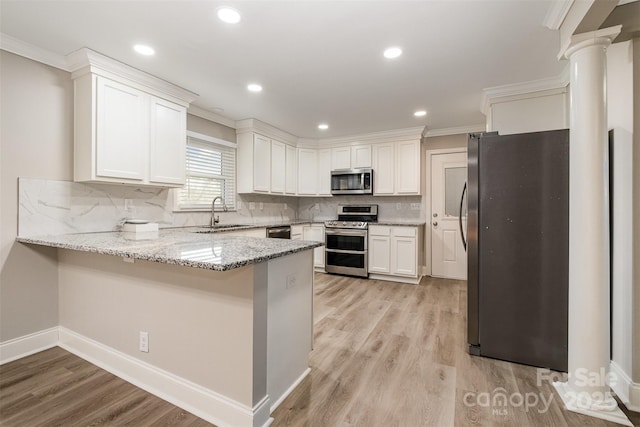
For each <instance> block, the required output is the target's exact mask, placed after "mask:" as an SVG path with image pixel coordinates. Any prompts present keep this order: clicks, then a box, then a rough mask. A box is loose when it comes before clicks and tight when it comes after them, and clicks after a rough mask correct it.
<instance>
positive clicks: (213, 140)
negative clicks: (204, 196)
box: [172, 130, 238, 212]
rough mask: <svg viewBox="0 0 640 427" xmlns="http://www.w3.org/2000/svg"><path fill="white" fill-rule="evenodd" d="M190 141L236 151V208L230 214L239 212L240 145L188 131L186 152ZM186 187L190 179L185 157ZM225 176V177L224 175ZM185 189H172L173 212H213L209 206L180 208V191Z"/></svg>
mask: <svg viewBox="0 0 640 427" xmlns="http://www.w3.org/2000/svg"><path fill="white" fill-rule="evenodd" d="M189 139H193V140H197V141H198V142H204V143H209V144H212V145H214V146H220V147H225V148H231V149H233V150H234V151H235V154H234V160H235V161H234V165H233V182H234V189H233V193H234V201H233V203H234V206H233V207H232V208H229V212H234V211H237V203H238V202H237V199H238V191H237V185H238V184H237V183H238V179H237V174H238V144H236V143H234V142H230V141H226V140H224V139H220V138H216V137H214V136H209V135H205V134H202V133H198V132H193V131H190V130H188V131H187V141H186V144H185V151H186V150H187V146H188V145H189ZM184 167H185V185H186V180H187V179H188V178H189V172H188V171H187V170H186V169H187V162H186V157H185V166H184ZM223 176H224V175H223ZM183 188H184V186H183V187H180V188H174V189H172V192H173V211H174V212H210V211H211V206H210V205H209V206H208V207H204V206H203V207H192V206H186V207H185V206H180V204H179V201H180V191H182V189H183Z"/></svg>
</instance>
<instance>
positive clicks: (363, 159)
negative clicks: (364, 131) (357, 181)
mask: <svg viewBox="0 0 640 427" xmlns="http://www.w3.org/2000/svg"><path fill="white" fill-rule="evenodd" d="M370 167H371V145H356V146H354V147H351V168H352V169H358V168H370Z"/></svg>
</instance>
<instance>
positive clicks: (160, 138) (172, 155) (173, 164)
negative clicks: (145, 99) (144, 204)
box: [149, 97, 187, 185]
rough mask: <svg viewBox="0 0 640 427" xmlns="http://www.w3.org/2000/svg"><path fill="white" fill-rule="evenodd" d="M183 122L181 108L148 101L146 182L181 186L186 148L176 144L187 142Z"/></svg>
mask: <svg viewBox="0 0 640 427" xmlns="http://www.w3.org/2000/svg"><path fill="white" fill-rule="evenodd" d="M186 120H187V115H186V110H185V108H184V107H182V106H181V105H177V104H174V103H173V102H169V101H166V100H164V99H160V98H156V97H153V98H152V99H151V136H150V139H149V142H150V147H149V155H150V157H151V162H150V168H151V169H150V171H149V181H150V182H154V183H170V184H176V185H181V184H184V182H185V170H186V168H185V162H186V160H185V157H186V147H185V145H184V144H177V143H176V141H186V140H187V123H186Z"/></svg>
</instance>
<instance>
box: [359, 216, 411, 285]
mask: <svg viewBox="0 0 640 427" xmlns="http://www.w3.org/2000/svg"><path fill="white" fill-rule="evenodd" d="M418 234H419V233H418V227H415V226H386V225H370V226H369V273H370V275H371V277H373V278H375V277H376V274H380V275H384V277H381V278H383V279H385V280H395V281H401V282H409V283H417V282H418V281H419V276H418V252H419V246H418V245H419V239H418Z"/></svg>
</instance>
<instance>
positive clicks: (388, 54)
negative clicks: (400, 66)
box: [384, 47, 402, 59]
mask: <svg viewBox="0 0 640 427" xmlns="http://www.w3.org/2000/svg"><path fill="white" fill-rule="evenodd" d="M400 55H402V49H400V48H399V47H390V48H388V49H386V50H385V51H384V57H385V58H388V59H393V58H397V57H398V56H400Z"/></svg>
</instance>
